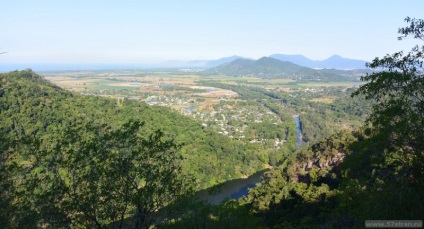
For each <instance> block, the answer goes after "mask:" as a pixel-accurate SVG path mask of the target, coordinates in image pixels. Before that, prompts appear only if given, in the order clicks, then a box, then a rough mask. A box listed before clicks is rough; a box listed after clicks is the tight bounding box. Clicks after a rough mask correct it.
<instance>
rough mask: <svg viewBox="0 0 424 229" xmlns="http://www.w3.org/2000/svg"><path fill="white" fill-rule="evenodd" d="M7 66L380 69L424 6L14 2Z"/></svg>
mask: <svg viewBox="0 0 424 229" xmlns="http://www.w3.org/2000/svg"><path fill="white" fill-rule="evenodd" d="M0 6H1V9H2V10H1V14H0V52H7V53H5V54H2V55H0V65H7V64H11V65H13V64H21V65H25V64H28V65H31V64H51V65H54V64H85V65H90V64H92V65H94V64H154V63H159V62H163V61H167V60H212V59H218V58H222V57H227V56H232V55H239V56H243V57H249V58H255V59H257V58H260V57H263V56H269V55H271V54H275V53H282V54H302V55H304V56H306V57H308V58H310V59H313V60H323V59H326V58H328V57H330V56H332V55H334V54H337V55H341V56H343V57H346V58H351V59H360V60H366V61H371V60H372V59H373V58H374V57H376V56H380V57H381V56H384V55H385V54H387V53H393V52H396V51H400V50H409V49H410V48H411V47H412V46H413V45H414V44H419V41H417V40H414V39H408V40H406V41H398V40H397V36H398V34H397V29H398V28H399V27H403V26H406V23H405V22H404V18H405V17H407V16H409V17H415V18H424V13H423V9H424V1H423V0H407V1H399V0H355V1H340V0H337V1H332V0H321V1H314V0H309V1H308V0H298V1H293V0H290V1H283V0H261V1H259V0H203V1H199V0H178V1H177V0H150V1H148V0H138V1H136V0H119V1H118V0H116V1H111V0H72V1H70V0H49V1H47V0H33V1H31V0H16V1H11V0H9V1H8V0H4V1H2V3H1V4H0Z"/></svg>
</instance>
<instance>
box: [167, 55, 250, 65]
mask: <svg viewBox="0 0 424 229" xmlns="http://www.w3.org/2000/svg"><path fill="white" fill-rule="evenodd" d="M237 59H249V58H245V57H241V56H229V57H224V58H220V59H216V60H191V61H180V60H171V61H167V62H165V63H162V64H160V65H159V67H164V68H182V67H184V68H213V67H216V66H218V65H221V64H225V63H228V62H231V61H234V60H237Z"/></svg>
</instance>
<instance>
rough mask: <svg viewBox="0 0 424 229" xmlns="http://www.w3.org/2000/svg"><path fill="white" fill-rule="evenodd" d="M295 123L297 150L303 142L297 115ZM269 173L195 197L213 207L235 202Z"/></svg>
mask: <svg viewBox="0 0 424 229" xmlns="http://www.w3.org/2000/svg"><path fill="white" fill-rule="evenodd" d="M293 119H294V121H295V122H296V149H298V148H299V147H300V146H301V145H302V144H304V143H305V142H304V141H303V139H302V131H301V130H302V124H301V122H300V117H299V116H298V115H296V116H293ZM266 171H269V170H268V169H265V170H262V171H259V172H257V173H255V174H253V175H251V176H249V177H248V178H246V179H242V178H240V179H234V180H230V181H227V182H224V183H222V184H219V185H218V186H219V188H218V187H212V188H208V189H204V190H201V191H199V192H198V193H197V194H196V195H197V197H198V198H199V199H201V200H206V201H208V202H209V203H211V204H213V205H217V204H219V203H221V202H222V201H223V200H225V199H231V200H236V199H239V198H240V197H242V196H246V195H247V194H248V192H249V188H254V187H255V186H256V185H257V184H258V183H259V182H261V177H262V175H263V174H264V173H265V172H266ZM214 189H216V190H217V191H216V192H214V194H210V192H212V190H214Z"/></svg>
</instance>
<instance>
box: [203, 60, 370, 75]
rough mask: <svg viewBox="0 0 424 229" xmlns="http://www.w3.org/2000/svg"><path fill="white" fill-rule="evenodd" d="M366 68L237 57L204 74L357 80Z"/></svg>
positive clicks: (207, 70)
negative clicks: (351, 68) (347, 68)
mask: <svg viewBox="0 0 424 229" xmlns="http://www.w3.org/2000/svg"><path fill="white" fill-rule="evenodd" d="M365 71H366V70H337V69H312V68H308V67H303V66H300V65H297V64H293V63H291V62H288V61H281V60H277V59H274V58H271V57H262V58H260V59H258V60H256V61H255V60H250V59H236V60H234V61H231V62H228V63H224V64H221V65H219V66H217V67H213V68H209V69H206V70H205V71H203V72H202V74H203V75H228V76H255V77H261V78H285V79H295V80H316V81H346V80H347V81H357V80H358V78H359V76H360V75H362V74H364V72H365Z"/></svg>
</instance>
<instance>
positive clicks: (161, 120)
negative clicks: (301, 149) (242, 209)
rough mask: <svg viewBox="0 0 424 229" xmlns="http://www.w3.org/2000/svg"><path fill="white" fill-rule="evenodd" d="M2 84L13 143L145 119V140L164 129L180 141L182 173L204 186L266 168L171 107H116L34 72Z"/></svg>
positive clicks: (4, 122) (0, 116)
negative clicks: (60, 85)
mask: <svg viewBox="0 0 424 229" xmlns="http://www.w3.org/2000/svg"><path fill="white" fill-rule="evenodd" d="M0 82H1V91H0V107H1V110H0V120H1V125H0V134H1V135H2V136H3V137H5V138H6V139H8V140H10V141H16V140H19V139H22V138H25V137H32V138H35V139H37V140H38V141H40V144H42V145H44V144H47V142H48V140H49V139H55V138H59V137H61V136H62V134H63V133H64V132H66V131H67V130H68V129H70V128H76V127H83V126H85V125H87V124H90V125H97V126H102V125H108V126H110V127H111V128H113V129H116V128H119V127H120V126H122V125H123V124H125V123H127V122H128V121H129V120H138V121H140V122H144V127H143V131H144V132H143V137H144V138H147V137H148V136H150V135H151V134H153V133H155V131H157V130H161V131H162V132H163V133H164V136H165V138H167V139H174V140H175V142H176V143H177V144H178V145H181V149H180V150H179V155H180V157H181V160H182V161H183V162H184V163H183V171H185V172H190V173H191V174H192V175H193V176H194V177H195V178H196V179H197V182H198V184H199V187H200V188H205V187H208V186H211V185H215V184H217V183H219V182H223V181H226V180H228V179H235V178H240V177H241V176H243V175H248V174H252V173H254V172H255V171H257V170H259V169H261V168H262V164H261V163H260V162H259V160H258V159H257V157H256V156H255V154H256V152H255V150H253V149H249V146H248V145H245V144H243V143H241V142H238V141H234V140H231V139H229V138H227V137H225V136H222V135H218V134H215V133H212V132H210V131H208V130H204V129H203V128H202V126H201V125H200V124H199V123H197V122H195V121H193V120H192V119H190V118H188V117H185V116H183V115H180V114H179V113H177V112H174V111H172V110H170V109H168V108H161V107H149V106H147V105H146V104H145V103H139V102H135V101H129V100H125V101H124V103H123V104H121V105H118V104H117V101H116V100H114V99H109V98H101V97H93V96H81V95H77V94H74V93H71V92H68V91H65V90H63V89H61V88H59V87H57V86H55V85H53V84H51V83H49V82H47V81H45V80H44V79H42V78H41V77H40V76H38V75H37V74H35V73H34V72H31V71H22V72H11V73H5V74H1V75H0ZM81 134H82V133H81ZM3 144H5V143H3Z"/></svg>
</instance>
